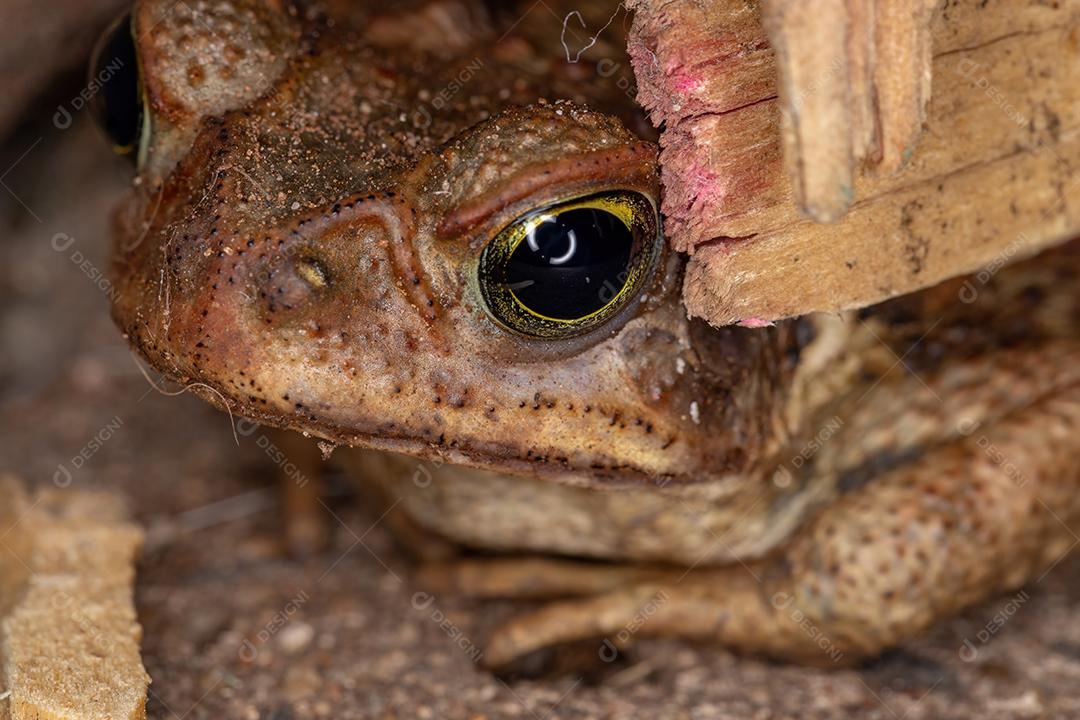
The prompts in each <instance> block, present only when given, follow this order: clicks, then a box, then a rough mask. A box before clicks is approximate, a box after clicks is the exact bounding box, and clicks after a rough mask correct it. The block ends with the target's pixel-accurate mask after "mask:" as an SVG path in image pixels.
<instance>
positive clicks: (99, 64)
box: [89, 13, 148, 159]
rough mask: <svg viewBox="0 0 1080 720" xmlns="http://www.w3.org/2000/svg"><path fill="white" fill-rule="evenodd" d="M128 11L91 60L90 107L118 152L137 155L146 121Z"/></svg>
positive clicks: (137, 61) (119, 19) (98, 44)
mask: <svg viewBox="0 0 1080 720" xmlns="http://www.w3.org/2000/svg"><path fill="white" fill-rule="evenodd" d="M133 33H134V28H133V25H132V22H131V13H125V14H124V15H123V16H121V17H120V18H118V19H117V20H116V21H115V22H113V23H112V24H111V25H110V26H109V28H108V29H107V30H106V31H105V32H104V33H103V34H102V36H101V38H100V39H99V40H98V42H97V46H96V47H95V48H94V52H93V55H92V57H91V60H90V78H89V87H92V88H97V92H95V93H94V95H93V96H92V97H91V99H90V107H91V109H92V112H93V114H94V118H95V119H96V120H97V122H98V125H99V126H100V127H101V129H102V131H103V132H104V133H105V135H106V136H108V138H109V140H110V141H112V143H113V149H114V150H115V151H116V152H117V153H119V154H121V155H130V156H131V157H132V158H133V159H134V158H135V157H136V155H137V153H138V152H139V150H140V145H141V144H142V140H143V136H144V135H145V133H146V131H147V129H148V128H147V125H146V122H145V118H144V113H143V102H144V98H143V91H142V84H141V82H140V79H139V59H138V54H137V52H136V48H135V36H134V34H133Z"/></svg>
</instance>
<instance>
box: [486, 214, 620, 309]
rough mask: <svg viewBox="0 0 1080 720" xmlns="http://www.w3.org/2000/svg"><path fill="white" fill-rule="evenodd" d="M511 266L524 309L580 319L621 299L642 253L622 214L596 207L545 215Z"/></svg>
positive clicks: (509, 274)
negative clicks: (622, 218)
mask: <svg viewBox="0 0 1080 720" xmlns="http://www.w3.org/2000/svg"><path fill="white" fill-rule="evenodd" d="M528 222H529V227H531V228H532V231H531V232H529V233H528V234H527V235H526V237H525V238H524V239H523V240H522V241H521V244H520V245H518V246H517V248H515V250H514V252H513V253H512V254H511V255H510V259H509V262H507V264H506V277H505V282H506V284H507V286H508V287H509V289H510V291H511V292H513V293H514V295H515V296H516V297H517V298H518V300H519V301H520V302H521V304H522V305H524V306H525V307H526V308H528V309H529V310H531V311H533V312H534V313H537V314H539V315H543V316H545V317H549V318H554V319H556V320H577V319H579V318H583V317H585V316H587V315H590V314H592V313H594V312H596V311H597V310H600V309H601V308H603V307H604V306H605V305H607V304H608V303H609V302H611V300H613V299H614V298H615V296H617V295H618V294H619V291H620V290H621V289H622V287H623V285H625V284H626V281H627V279H628V277H629V271H630V268H631V267H632V265H631V261H632V259H633V258H634V255H635V253H636V252H637V248H636V247H635V240H634V234H633V233H632V232H631V231H630V228H628V227H627V226H626V225H625V224H624V223H623V222H622V220H620V219H619V218H618V217H617V216H616V215H614V214H612V213H610V212H607V211H606V210H599V209H596V208H576V209H573V210H565V211H563V212H561V213H558V214H556V213H551V214H543V215H540V216H538V217H536V218H532V219H530V220H529V221H528Z"/></svg>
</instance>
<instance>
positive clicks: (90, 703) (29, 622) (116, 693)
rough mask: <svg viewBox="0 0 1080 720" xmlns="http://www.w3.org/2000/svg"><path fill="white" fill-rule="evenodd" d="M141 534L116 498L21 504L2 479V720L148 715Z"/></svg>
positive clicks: (68, 494)
mask: <svg viewBox="0 0 1080 720" xmlns="http://www.w3.org/2000/svg"><path fill="white" fill-rule="evenodd" d="M141 542H142V531H141V530H139V528H137V527H136V526H135V525H133V524H131V523H130V522H129V520H128V517H127V513H126V511H125V509H124V506H123V503H122V502H121V501H120V500H119V498H117V497H115V496H112V495H108V494H104V493H92V492H77V491H72V490H63V491H59V490H45V491H40V492H38V494H37V495H36V496H34V497H33V498H32V499H30V498H28V497H27V496H26V494H25V492H24V491H23V489H22V487H21V486H20V484H19V483H18V482H17V481H16V480H15V479H14V478H12V477H10V476H0V720H8V719H9V718H10V720H37V719H39V718H40V719H41V720H106V719H111V720H120V719H121V718H131V719H137V718H145V717H146V693H147V687H148V685H149V683H150V677H149V676H148V675H147V673H146V670H145V669H144V668H143V665H142V660H141V658H140V656H139V641H140V639H141V636H142V629H141V627H140V626H139V624H138V622H137V621H136V617H135V607H134V602H133V599H132V589H133V585H134V579H135V569H134V561H135V556H136V553H137V552H138V549H139V545H140V544H141Z"/></svg>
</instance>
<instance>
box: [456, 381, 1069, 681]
mask: <svg viewBox="0 0 1080 720" xmlns="http://www.w3.org/2000/svg"><path fill="white" fill-rule="evenodd" d="M1078 428H1080V385H1071V386H1068V387H1065V388H1063V389H1060V390H1058V391H1056V392H1054V393H1051V394H1047V395H1044V396H1042V397H1040V398H1038V399H1036V400H1035V401H1034V402H1032V403H1030V404H1029V405H1027V406H1026V407H1025V408H1024V409H1022V410H1018V411H1015V412H1013V413H1011V414H1009V415H1007V416H1005V417H1004V418H1002V419H1000V420H998V421H997V422H995V423H993V424H992V425H987V426H984V427H981V428H977V429H975V430H974V431H972V432H970V433H969V434H968V435H967V436H966V437H963V438H962V439H960V440H957V441H955V442H953V443H951V444H948V445H945V446H942V447H940V448H938V449H936V450H933V451H931V452H928V453H926V454H925V455H924V456H923V457H922V458H920V459H919V460H918V461H917V462H915V463H913V464H911V465H908V466H905V467H903V468H899V469H896V470H893V471H891V472H888V473H886V474H884V475H882V476H880V477H878V478H876V479H875V480H872V481H871V482H869V483H867V484H865V485H863V486H862V487H859V488H857V489H855V490H852V491H850V492H849V493H847V494H845V495H843V496H841V497H840V498H838V499H837V500H836V501H835V502H834V503H833V504H832V505H830V506H829V507H828V508H826V509H825V510H824V511H822V513H821V514H820V515H819V516H818V517H817V518H816V519H815V520H813V521H812V522H810V523H809V524H808V525H807V526H806V527H805V528H804V529H803V530H802V531H801V532H800V533H799V534H798V535H797V536H796V537H795V538H793V540H792V541H791V542H790V543H789V544H788V545H787V546H786V547H785V548H784V549H783V550H781V551H779V552H777V553H776V554H774V555H772V556H770V557H767V558H764V559H762V560H758V561H755V562H753V563H750V564H747V565H738V564H736V565H732V566H730V567H723V568H715V569H699V570H691V571H675V570H668V571H648V570H640V569H635V570H631V569H628V568H625V567H610V566H599V567H597V566H593V568H594V569H593V570H591V571H589V570H586V569H585V567H587V566H583V565H582V564H579V563H571V562H563V561H556V560H552V561H547V563H548V564H547V565H545V566H543V567H537V566H535V565H534V566H530V567H521V566H517V565H515V564H514V563H511V562H509V561H497V562H495V563H492V564H491V565H489V566H488V567H487V569H486V571H485V574H486V575H487V576H488V577H487V579H486V580H485V581H483V582H482V583H479V584H477V583H473V582H470V581H469V580H468V578H467V575H468V573H472V577H474V578H475V577H476V576H477V575H476V573H477V568H476V567H472V568H468V569H466V568H464V567H463V568H461V570H460V571H459V572H458V573H457V579H458V580H459V581H461V582H459V583H457V584H458V585H459V587H461V588H462V589H465V590H466V591H467V590H468V588H469V587H473V588H475V589H476V590H478V593H479V594H483V595H489V596H490V595H497V594H503V595H506V594H515V592H517V591H518V590H519V589H520V592H517V594H519V595H524V594H528V595H532V596H535V595H537V594H543V593H544V592H545V591H547V592H548V593H550V594H553V595H555V594H558V595H576V594H580V592H581V589H580V588H581V585H580V584H579V583H577V582H576V581H575V578H580V577H582V574H583V573H584V574H586V575H588V576H589V581H588V583H586V584H585V586H584V587H585V590H584V592H593V593H597V594H594V595H592V596H591V597H588V598H584V599H574V600H565V601H562V602H558V603H555V604H551V605H548V606H546V607H544V608H542V609H540V610H538V611H535V612H533V613H531V614H528V615H525V616H522V617H518V618H515V619H513V620H511V621H510V622H509V623H507V624H505V625H503V626H502V627H501V628H499V629H498V630H497V631H496V632H495V633H494V635H493V636H492V638H491V640H490V642H489V644H488V647H487V649H486V652H485V656H484V660H485V663H486V664H488V665H489V666H492V667H499V666H503V665H505V664H506V663H508V662H510V661H511V660H513V659H515V658H516V657H519V656H521V655H523V654H525V653H528V652H530V651H532V650H535V649H539V648H543V647H546V646H550V645H554V644H557V643H562V642H567V641H572V640H577V639H583V638H590V637H602V636H608V637H617V636H619V635H620V633H621V631H623V630H624V629H627V628H633V629H634V630H635V632H640V633H648V634H668V635H678V636H687V637H695V638H702V639H709V640H713V641H719V642H720V643H722V644H724V645H726V646H728V647H731V648H734V649H738V650H741V651H746V652H754V653H763V654H767V655H770V656H774V657H777V658H781V659H785V660H796V661H801V662H807V663H813V664H826V665H827V664H833V663H835V662H838V661H844V662H849V661H854V660H857V659H859V658H863V657H867V656H872V655H875V654H877V653H879V652H881V651H882V650H884V649H886V648H889V647H892V646H895V645H897V644H899V643H901V642H902V641H904V640H905V639H906V638H908V637H909V636H911V635H913V634H916V633H918V632H920V631H922V630H924V629H926V628H927V627H929V626H930V625H931V624H932V623H933V622H935V621H936V620H938V619H939V618H941V617H943V616H946V615H949V614H952V613H955V612H958V611H960V610H961V609H963V608H965V607H967V606H969V605H971V604H973V603H976V602H978V601H979V600H981V599H983V598H985V597H987V596H988V595H990V594H992V593H995V592H999V591H1003V590H1007V589H1012V588H1016V587H1018V586H1020V585H1022V584H1023V583H1025V582H1028V581H1030V580H1032V579H1034V578H1038V577H1041V575H1042V574H1043V573H1045V572H1047V571H1048V569H1049V568H1051V567H1053V566H1054V564H1055V563H1057V562H1058V561H1059V560H1060V559H1061V558H1062V557H1063V556H1064V555H1065V554H1066V553H1067V552H1068V551H1069V550H1071V549H1072V547H1073V546H1074V545H1075V544H1077V543H1078V542H1080V541H1078V540H1077V535H1076V534H1075V533H1074V531H1073V530H1072V529H1070V523H1074V522H1076V520H1077V519H1078V515H1080V468H1078V466H1077V464H1076V460H1075V443H1076V431H1077V429H1078ZM541 562H542V561H541ZM481 577H482V576H481ZM515 578H517V580H516V581H515ZM537 578H542V581H541V582H540V584H539V585H538V584H537V582H538V581H537ZM575 588H577V591H575ZM623 635H624V636H625V633H623Z"/></svg>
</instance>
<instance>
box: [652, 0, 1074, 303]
mask: <svg viewBox="0 0 1080 720" xmlns="http://www.w3.org/2000/svg"><path fill="white" fill-rule="evenodd" d="M678 4H680V0H675V2H673V3H670V4H668V5H666V6H665V7H667V8H668V12H673V11H672V10H671V6H672V5H678ZM724 4H725V3H724V2H714V3H712V6H714V7H715V6H718V5H724ZM739 5H742V3H739ZM878 7H879V9H880V6H878ZM637 23H638V20H637V19H635V25H637ZM1078 25H1080V0H1067V1H1066V2H1062V3H1060V4H1058V5H1057V7H1056V8H1054V7H1049V6H1045V5H1042V4H1039V3H1033V2H999V3H990V4H987V5H986V6H985V7H980V6H979V3H977V2H975V1H974V0H970V1H969V0H961V2H958V3H950V4H947V5H946V6H945V8H944V9H943V10H942V12H941V14H940V16H939V17H938V18H937V20H936V21H935V23H934V25H933V42H934V47H935V49H936V52H937V54H936V56H935V58H934V62H933V77H934V80H933V82H934V93H933V96H932V99H931V101H930V103H929V106H928V115H927V119H926V123H925V130H924V132H923V134H922V137H921V138H920V140H919V143H918V145H917V147H916V149H915V151H914V153H913V154H911V157H910V158H909V159H908V161H907V163H906V164H905V165H904V166H903V168H902V169H901V170H900V171H899V172H897V173H886V172H880V171H875V169H874V168H873V167H867V168H862V169H860V170H859V171H858V172H856V173H855V176H854V188H853V194H852V196H853V203H854V205H853V207H854V209H855V210H856V211H858V214H859V217H860V218H866V217H869V216H868V215H867V212H868V210H869V206H871V205H873V206H875V207H885V206H886V205H888V203H887V202H885V200H886V199H887V198H888V196H890V195H895V196H896V198H897V199H896V200H894V201H893V202H892V205H891V206H890V207H892V208H893V210H892V211H890V212H884V211H878V214H877V215H874V217H875V218H876V220H875V222H879V223H881V224H880V225H873V224H870V225H867V224H866V221H865V220H859V221H856V220H854V219H853V218H852V217H851V216H849V217H847V218H844V219H843V220H841V221H839V222H837V223H835V224H832V225H828V226H822V227H819V226H817V224H816V223H813V222H812V221H809V220H807V219H806V218H805V217H804V216H803V215H802V214H801V213H800V212H799V208H798V204H797V202H796V198H795V196H794V194H793V192H792V188H791V184H790V183H789V182H788V180H787V177H786V176H785V173H784V169H783V159H782V155H783V154H782V151H781V133H780V118H781V111H780V107H779V103H778V101H777V100H776V99H775V98H771V97H770V96H768V94H767V93H766V92H764V91H763V92H762V93H760V94H761V95H762V97H760V98H759V99H758V101H757V102H752V103H747V104H745V105H743V106H740V107H738V108H734V109H731V110H727V111H721V112H702V113H698V114H695V115H691V116H685V117H675V116H673V115H672V113H673V112H674V111H673V106H672V105H671V104H670V103H669V105H668V106H666V107H665V108H662V109H659V110H657V111H656V112H660V113H661V114H663V113H666V115H665V117H667V125H666V126H665V128H664V131H663V133H662V137H661V144H662V153H661V165H662V173H663V180H664V185H665V198H664V208H663V209H664V213H665V223H666V225H665V232H666V233H667V235H668V236H669V238H671V240H672V242H673V244H674V246H675V247H676V248H677V249H680V250H684V251H688V252H691V253H695V257H694V259H693V260H692V263H691V272H690V274H689V276H688V280H687V287H686V297H687V300H688V303H689V305H690V309H691V311H692V312H694V313H697V314H701V315H703V316H704V317H706V318H707V319H709V320H710V321H711V322H714V323H716V324H727V323H730V322H736V321H739V320H745V319H747V318H751V319H753V320H754V321H767V320H773V319H776V318H779V317H783V316H786V315H787V314H801V313H803V312H809V311H813V310H839V309H842V308H849V307H857V306H862V305H866V304H871V303H873V302H876V301H879V300H882V299H884V298H886V297H888V296H890V295H893V294H897V293H901V292H908V291H911V290H915V289H918V288H920V287H925V286H927V285H929V284H933V283H935V282H937V281H939V280H941V279H944V278H947V277H950V276H954V275H956V274H959V273H962V272H966V271H969V270H971V269H975V268H978V267H980V266H981V265H982V264H985V263H991V262H993V261H994V258H995V257H996V255H997V254H998V253H1000V252H1001V251H1002V249H1003V247H1005V246H1007V245H1008V244H1009V242H1010V240H1011V239H1010V240H1006V241H1005V242H1004V243H1003V244H1002V243H999V242H996V241H995V240H994V239H993V237H996V236H997V235H999V234H1000V233H1002V232H1004V231H1001V230H1000V229H996V230H995V229H990V228H987V227H986V225H985V223H984V224H983V225H979V226H973V229H972V233H973V234H971V235H970V236H958V235H957V234H956V232H955V229H954V230H953V231H949V230H942V229H939V230H937V231H933V232H928V234H926V235H925V236H924V239H925V241H926V243H927V245H928V246H929V248H930V249H929V250H927V251H926V254H927V261H926V262H924V263H922V265H921V266H920V268H919V269H918V271H916V270H915V265H914V263H911V262H909V261H908V260H906V256H905V253H904V252H903V242H901V241H899V240H896V238H901V237H903V235H904V233H905V232H906V230H905V226H903V225H902V224H901V222H902V221H903V222H906V223H908V226H910V224H911V222H913V220H912V217H913V215H912V212H911V211H909V212H908V213H907V215H904V214H902V213H900V212H898V210H897V208H900V207H903V205H904V204H905V203H903V202H899V198H906V199H907V200H911V199H912V198H911V197H909V195H908V194H906V193H909V192H910V191H915V190H918V189H919V187H920V186H926V187H928V188H936V187H937V186H938V185H946V186H949V187H953V186H955V184H954V183H951V182H949V181H950V180H951V179H952V178H953V176H954V175H956V176H959V175H963V174H964V173H965V172H967V171H968V170H972V169H975V168H978V167H980V166H989V165H994V164H995V163H997V162H998V161H1000V160H1006V159H1008V162H1020V161H1022V160H1023V158H1024V157H1025V156H1026V155H1027V154H1043V153H1046V154H1047V155H1048V156H1050V157H1053V156H1054V154H1055V153H1057V154H1062V153H1065V154H1067V152H1066V151H1067V148H1066V147H1065V146H1061V147H1059V145H1060V144H1061V143H1064V142H1067V141H1068V138H1069V137H1071V133H1072V131H1073V130H1074V129H1076V128H1078V127H1080V82H1077V79H1078V78H1080V30H1078ZM755 37H759V36H755V35H754V34H753V32H752V31H751V30H749V29H747V30H745V31H744V36H743V39H744V40H745V41H747V42H752V41H753V39H754V38H755ZM672 42H673V41H672V40H671V39H670V38H668V39H666V40H664V41H662V42H659V43H655V47H656V48H657V52H658V53H659V57H666V56H664V55H663V54H662V53H661V50H662V49H663V47H664V46H665V44H666V43H672ZM737 44H738V43H735V42H734V41H728V45H737ZM635 62H637V61H636V60H635ZM650 62H651V59H650ZM742 62H744V64H745V57H744V58H743V60H742ZM856 65H857V64H856ZM856 65H852V66H851V67H850V68H849V72H853V73H859V72H862V71H861V70H859V68H858V67H856ZM754 67H755V73H759V72H760V70H761V63H760V58H759V62H757V63H755V65H754ZM665 77H666V76H665ZM729 82H735V83H738V81H737V78H730V77H729ZM746 99H747V98H745V97H742V98H740V100H741V101H745V100H746ZM852 127H855V125H852ZM853 137H856V136H853ZM897 147H900V146H897ZM1025 172H1028V173H1030V172H1032V170H1031V169H1030V168H1029V169H1028V170H1026V171H1025ZM1018 173H1019V170H1018ZM1073 177H1074V171H1072V170H1070V169H1068V168H1066V167H1063V166H1060V161H1059V166H1053V167H1047V168H1045V169H1044V171H1043V172H1042V173H1041V174H1035V175H1031V176H1030V177H1029V178H1028V182H1029V183H1030V185H1017V184H1016V183H1014V182H1010V183H1007V184H1005V185H1003V186H1001V187H995V188H993V189H992V190H989V189H987V188H983V189H981V190H979V191H978V192H976V195H975V196H974V198H973V200H974V201H975V202H976V203H977V204H983V205H989V204H991V203H998V204H1000V203H1004V206H1005V207H1006V208H1008V207H1009V205H1010V202H1012V203H1013V204H1014V205H1015V206H1016V207H1018V208H1026V207H1028V206H1030V205H1031V203H1029V202H1027V199H1026V195H1027V194H1029V193H1034V194H1035V195H1038V194H1039V193H1041V192H1043V191H1044V190H1045V185H1047V184H1050V185H1052V184H1054V183H1058V184H1059V185H1060V186H1061V187H1067V186H1069V185H1070V184H1071V181H1072V179H1073ZM973 191H974V190H973ZM1009 193H1012V194H1009ZM950 202H953V203H959V205H958V207H959V206H964V207H968V206H969V205H970V204H971V201H969V200H968V199H965V198H962V197H957V198H952V199H951V200H950ZM924 204H927V205H928V206H929V203H924ZM1063 205H1064V204H1063ZM976 209H977V208H976ZM999 212H1000V207H995V208H989V207H988V208H987V213H988V216H989V214H993V215H996V214H997V213H999ZM1063 212H1064V211H1063ZM852 214H855V213H852ZM919 215H920V213H918V212H916V213H914V217H915V218H916V219H917V218H918V217H919ZM1064 217H1066V218H1071V217H1072V216H1071V215H1068V214H1067V213H1066V214H1065V215H1064ZM948 221H949V218H948V217H943V218H942V219H941V220H940V221H939V226H940V224H941V223H943V222H948ZM957 222H960V218H959V217H958V218H957ZM1023 223H1026V224H1027V225H1028V226H1030V228H1031V229H1030V230H1029V231H1028V232H1027V233H1025V235H1024V236H1023V238H1022V240H1021V244H1022V245H1023V248H1022V252H1021V251H1020V250H1018V252H1017V255H1019V254H1024V253H1030V252H1034V251H1035V250H1037V249H1039V248H1041V247H1044V246H1046V245H1047V244H1049V243H1052V242H1056V241H1057V240H1059V239H1061V238H1062V237H1064V236H1065V235H1068V234H1069V233H1073V232H1076V231H1077V230H1080V224H1077V223H1072V224H1069V225H1067V226H1064V227H1060V228H1059V227H1058V225H1056V224H1055V223H1054V222H1050V223H1047V222H1043V221H1042V220H1040V218H1039V217H1038V215H1035V216H1025V217H1024V218H1022V220H1021V224H1023ZM960 224H961V225H963V226H965V227H966V224H965V223H962V222H961V223H960ZM1006 234H1007V233H1006ZM815 239H816V241H817V243H816V244H815V243H814V242H812V241H813V240H815ZM875 240H876V241H877V242H876V243H875V242H874V241H875ZM786 244H791V247H790V248H785V249H782V248H783V246H785V245H786ZM849 245H850V246H851V248H852V252H848V253H846V254H845V253H844V252H842V250H844V249H845V248H846V247H847V246H849ZM939 245H940V248H939V247H938V246H939ZM871 249H876V250H877V251H878V254H877V255H875V256H874V260H873V262H871V260H870V256H869V254H868V253H869V251H870V250H871ZM786 250H793V252H790V253H787V252H786ZM853 253H855V255H853ZM817 254H820V255H821V257H820V258H815V255H817ZM796 255H797V256H798V257H799V258H800V260H799V263H794V262H791V261H790V260H789V261H783V260H782V258H783V257H789V256H790V257H794V256H796ZM849 256H852V257H854V259H855V261H856V264H857V266H861V267H862V268H863V269H864V270H863V271H860V272H859V273H852V272H850V271H849V270H848V268H847V266H846V263H847V262H848V261H851V260H852V257H849ZM946 257H948V258H950V259H951V260H950V261H949V263H946V262H944V258H946ZM860 258H862V262H861V265H860V264H859V259H860ZM770 262H775V265H772V266H770V265H769V264H768V263H770ZM830 263H834V264H830ZM868 266H873V267H874V268H877V269H876V270H875V272H877V273H879V274H880V273H885V274H884V275H883V276H881V277H866V278H865V279H861V280H860V281H859V282H853V279H854V278H853V275H854V274H858V275H861V274H862V273H863V272H864V271H866V272H869V270H867V268H868ZM810 268H813V271H812V272H813V275H814V277H813V282H812V283H811V282H809V281H808V280H806V279H804V278H799V277H796V276H798V275H800V274H802V273H806V272H810ZM751 279H753V280H751ZM710 284H714V286H710ZM807 285H812V286H813V287H812V290H813V291H812V292H808V293H807V294H806V295H805V296H802V295H797V293H801V292H803V290H806V289H807V288H806V287H804V286H807ZM793 296H795V297H801V298H802V301H804V302H803V303H802V304H799V302H794V303H793V301H792V300H791V299H790V298H791V297H793ZM800 302H801V301H800Z"/></svg>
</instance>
